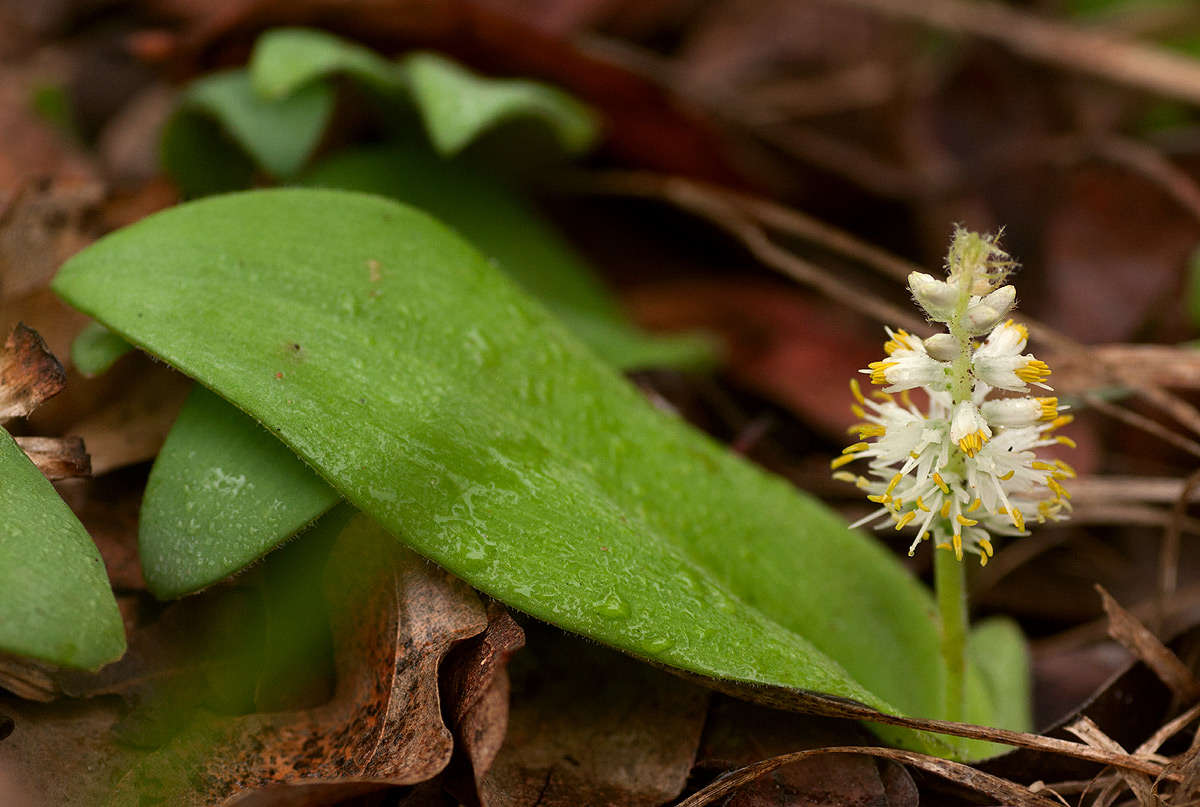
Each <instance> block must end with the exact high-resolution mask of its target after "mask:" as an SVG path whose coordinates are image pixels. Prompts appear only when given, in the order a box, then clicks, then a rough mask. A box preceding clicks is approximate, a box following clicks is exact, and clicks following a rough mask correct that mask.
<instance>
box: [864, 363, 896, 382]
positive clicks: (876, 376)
mask: <svg viewBox="0 0 1200 807" xmlns="http://www.w3.org/2000/svg"><path fill="white" fill-rule="evenodd" d="M897 364H899V362H895V361H873V362H871V363H870V364H868V365H867V369H868V370H870V371H871V383H872V384H880V385H883V384H886V383H888V380H887V371H888V369H889V368H891V367H895V366H896V365H897Z"/></svg>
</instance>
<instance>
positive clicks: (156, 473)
mask: <svg viewBox="0 0 1200 807" xmlns="http://www.w3.org/2000/svg"><path fill="white" fill-rule="evenodd" d="M297 349H298V350H300V349H302V348H297ZM340 500H341V496H339V495H338V494H337V492H336V491H334V490H333V489H332V488H330V487H329V486H328V485H326V484H325V483H324V482H323V481H322V480H321V478H320V477H318V476H317V475H316V474H314V473H312V471H310V470H308V468H306V467H304V463H302V462H300V460H298V459H297V458H296V455H295V454H293V453H292V452H291V451H289V450H288V449H287V447H286V446H284V445H283V444H282V443H280V442H279V441H278V440H276V439H275V437H274V436H272V435H271V434H270V433H269V432H268V431H266V430H265V429H263V428H262V427H261V426H259V425H258V424H257V423H255V422H254V421H253V420H251V419H250V418H248V417H246V416H245V415H243V414H242V413H241V412H239V411H238V410H237V409H235V408H234V407H232V406H230V405H229V404H228V403H226V402H225V401H224V400H222V399H221V398H219V397H217V396H216V395H213V394H212V393H211V392H209V391H208V390H206V389H204V388H203V387H199V386H198V387H196V388H195V389H193V390H192V393H191V394H190V395H189V396H188V399H187V401H186V403H185V404H184V406H183V409H182V410H181V411H180V413H179V417H178V419H177V420H176V421H175V425H174V427H172V429H171V433H170V434H169V435H168V436H167V440H166V443H165V444H164V445H163V447H162V451H161V452H160V453H159V455H158V459H157V460H156V461H155V463H154V469H153V470H152V472H151V473H150V480H149V482H147V484H146V495H145V498H144V500H143V504H142V512H141V519H140V522H139V524H138V538H139V545H140V555H141V561H142V569H143V572H144V573H145V575H146V583H147V585H148V586H149V588H150V590H151V591H152V592H153V593H154V594H155V595H156V596H158V597H162V598H169V597H178V596H180V595H183V594H188V593H191V592H193V591H196V590H198V589H201V588H204V587H205V586H208V585H211V584H212V583H215V582H216V581H218V580H220V579H221V578H223V577H227V576H228V575H230V574H232V573H234V572H236V571H238V570H240V569H242V568H243V567H245V566H246V565H247V564H249V563H251V562H252V561H254V560H256V559H258V558H260V557H262V556H263V555H264V554H266V553H267V552H269V551H270V550H272V549H274V548H275V547H276V546H278V545H279V544H280V543H281V542H282V541H283V540H285V539H286V538H288V537H289V536H291V535H294V534H295V533H296V532H298V531H299V530H301V529H303V528H304V527H306V526H307V525H308V524H310V523H311V522H312V521H313V520H315V519H316V518H317V517H318V516H320V515H321V514H322V513H324V512H325V511H327V510H329V508H331V507H333V506H334V505H335V504H337V503H338V502H339V501H340Z"/></svg>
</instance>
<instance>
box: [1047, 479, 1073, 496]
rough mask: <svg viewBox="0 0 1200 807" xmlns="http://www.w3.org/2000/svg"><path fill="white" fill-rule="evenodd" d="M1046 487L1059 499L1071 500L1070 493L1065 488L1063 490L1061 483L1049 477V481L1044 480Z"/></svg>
mask: <svg viewBox="0 0 1200 807" xmlns="http://www.w3.org/2000/svg"><path fill="white" fill-rule="evenodd" d="M1046 487H1048V488H1050V490H1052V491H1054V494H1055V495H1056V496H1058V497H1060V498H1063V499H1070V498H1071V494H1070V492H1069V491H1068V490H1067V489H1066V488H1064V487H1063V486H1062V483H1061V482H1059V481H1058V480H1057V479H1055V478H1054V477H1050V478H1049V479H1047V480H1046Z"/></svg>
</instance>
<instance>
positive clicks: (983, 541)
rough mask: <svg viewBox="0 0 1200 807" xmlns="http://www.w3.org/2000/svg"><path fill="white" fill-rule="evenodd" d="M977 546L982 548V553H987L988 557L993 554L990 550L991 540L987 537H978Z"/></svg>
mask: <svg viewBox="0 0 1200 807" xmlns="http://www.w3.org/2000/svg"><path fill="white" fill-rule="evenodd" d="M979 548H980V549H982V550H983V552H984V554H985V555H987V556H988V557H989V558H990V557H991V556H992V555H994V554H995V552H993V551H992V542H991V541H989V540H988V539H987V538H980V539H979Z"/></svg>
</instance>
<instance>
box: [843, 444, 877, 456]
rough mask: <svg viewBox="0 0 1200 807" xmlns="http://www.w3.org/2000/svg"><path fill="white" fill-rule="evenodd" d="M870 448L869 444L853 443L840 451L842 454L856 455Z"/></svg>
mask: <svg viewBox="0 0 1200 807" xmlns="http://www.w3.org/2000/svg"><path fill="white" fill-rule="evenodd" d="M870 447H871V444H870V443H854V444H853V445H848V446H846V447H845V448H843V449H842V453H843V454H857V453H858V452H860V451H866V450H867V449H868V448H870Z"/></svg>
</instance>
